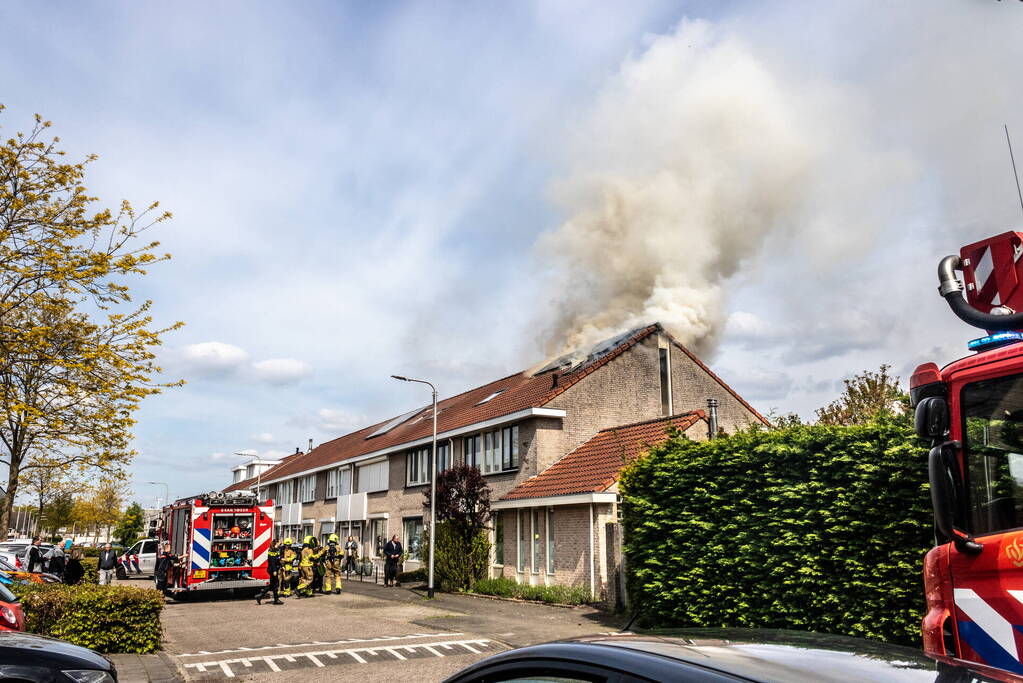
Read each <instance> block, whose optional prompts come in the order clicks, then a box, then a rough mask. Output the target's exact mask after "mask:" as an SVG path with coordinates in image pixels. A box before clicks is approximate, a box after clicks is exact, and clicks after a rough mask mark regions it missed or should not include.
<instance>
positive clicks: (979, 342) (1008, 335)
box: [966, 332, 1023, 351]
mask: <svg viewBox="0 0 1023 683" xmlns="http://www.w3.org/2000/svg"><path fill="white" fill-rule="evenodd" d="M1018 341H1023V332H995V333H994V334H989V335H988V336H986V337H981V338H980V339H971V340H970V341H968V342H967V343H966V348H967V349H969V350H970V351H983V350H984V349H993V348H994V347H996V346H1005V345H1006V344H1012V343H1014V342H1018Z"/></svg>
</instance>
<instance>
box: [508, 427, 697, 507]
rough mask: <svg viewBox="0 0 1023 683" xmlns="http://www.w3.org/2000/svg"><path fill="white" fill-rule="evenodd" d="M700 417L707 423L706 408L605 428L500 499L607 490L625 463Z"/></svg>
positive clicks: (682, 429)
mask: <svg viewBox="0 0 1023 683" xmlns="http://www.w3.org/2000/svg"><path fill="white" fill-rule="evenodd" d="M701 420H703V421H704V422H706V417H705V416H704V413H703V411H702V410H695V411H692V412H688V413H681V414H679V415H673V416H671V417H662V418H658V419H656V420H647V421H645V422H637V423H635V424H630V425H623V426H621V427H611V428H609V429H605V430H602V431H600V432H597V434H596V435H595V436H594V437H593V438H592V439H590V440H589V441H587V442H586V443H584V444H583V445H582V446H580V447H579V448H577V449H575V450H574V451H572V452H571V453H569V454H568V455H566V456H565V457H563V458H562V459H561V460H558V461H557V462H556V463H554V464H553V465H551V466H550V467H548V468H547V469H545V470H544V471H543V472H541V473H540V474H538V475H536V476H534V477H530V478H529V479H527V480H526V481H524V482H522V483H521V484H519V485H518V486H516V487H515V488H513V489H512V490H511V491H509V492H508V493H507V494H505V495H504V496H503V497H502V498H501V500H517V499H522V498H546V497H548V496H564V495H568V494H572V493H599V492H601V491H606V490H607V488H608V487H609V486H611V485H612V484H614V483H615V481H617V480H618V475H619V473H620V472H621V471H622V468H623V467H624V466H625V464H626V463H628V462H631V461H632V460H634V459H635V458H636V457H637V456H638V455H639V454H640V453H641V452H643V451H645V450H646V449H647V448H649V447H650V446H654V445H656V444H659V443H662V442H664V441H667V440H668V429H669V428H670V427H675V428H677V429H679V430H680V431H683V432H684V431H686V430H687V429H689V428H691V427H692V426H693V425H695V424H696V423H698V422H699V421H701Z"/></svg>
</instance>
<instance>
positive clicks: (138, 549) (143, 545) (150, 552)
mask: <svg viewBox="0 0 1023 683" xmlns="http://www.w3.org/2000/svg"><path fill="white" fill-rule="evenodd" d="M158 545H159V544H158V542H157V540H156V539H155V538H144V539H142V540H139V541H135V543H134V544H133V545H132V546H131V547H130V548H128V549H127V550H125V551H124V552H123V553H122V554H121V560H122V561H121V562H118V564H117V578H119V579H126V578H128V577H129V576H147V577H153V576H154V575H155V574H156V554H157V550H158ZM132 555H138V558H139V569H140V570H141V571H142V573H141V574H136V573H135V569H134V567H133V566H132V567H131V569H130V570H129V569H128V564H127V563H125V562H124V561H123V560H124V558H125V557H131V556H132Z"/></svg>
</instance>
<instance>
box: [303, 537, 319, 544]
mask: <svg viewBox="0 0 1023 683" xmlns="http://www.w3.org/2000/svg"><path fill="white" fill-rule="evenodd" d="M315 540H316V539H315V538H313V537H312V536H311V535H310V536H306V537H305V538H303V539H302V543H303V544H305V545H312V544H313V542H314V541H315Z"/></svg>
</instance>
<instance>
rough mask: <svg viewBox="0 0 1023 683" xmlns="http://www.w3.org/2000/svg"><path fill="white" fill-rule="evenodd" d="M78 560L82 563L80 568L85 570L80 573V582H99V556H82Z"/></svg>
mask: <svg viewBox="0 0 1023 683" xmlns="http://www.w3.org/2000/svg"><path fill="white" fill-rule="evenodd" d="M79 562H81V563H82V569H84V570H85V574H83V575H82V581H81V582H82V583H92V584H98V583H99V558H98V557H83V558H82V559H81V560H79Z"/></svg>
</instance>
